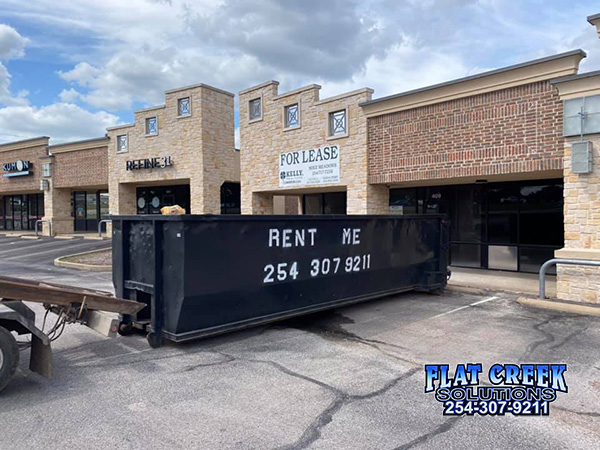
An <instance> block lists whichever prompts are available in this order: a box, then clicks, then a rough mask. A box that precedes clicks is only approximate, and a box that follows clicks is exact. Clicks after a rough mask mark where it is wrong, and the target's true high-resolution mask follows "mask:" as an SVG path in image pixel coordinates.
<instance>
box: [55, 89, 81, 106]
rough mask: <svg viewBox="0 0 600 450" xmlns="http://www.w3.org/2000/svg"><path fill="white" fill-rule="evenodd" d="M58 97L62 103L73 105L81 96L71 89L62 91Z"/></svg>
mask: <svg viewBox="0 0 600 450" xmlns="http://www.w3.org/2000/svg"><path fill="white" fill-rule="evenodd" d="M58 96H59V97H60V100H61V102H63V103H75V102H77V101H78V100H79V99H80V98H81V94H80V93H79V92H77V91H76V90H75V89H73V88H71V89H63V90H62V91H61V93H60V94H58Z"/></svg>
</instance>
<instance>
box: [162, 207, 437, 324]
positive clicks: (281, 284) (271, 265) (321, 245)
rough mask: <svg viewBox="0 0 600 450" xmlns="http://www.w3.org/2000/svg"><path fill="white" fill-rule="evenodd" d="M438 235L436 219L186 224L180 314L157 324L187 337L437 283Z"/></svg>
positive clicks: (287, 220)
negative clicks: (174, 320)
mask: <svg viewBox="0 0 600 450" xmlns="http://www.w3.org/2000/svg"><path fill="white" fill-rule="evenodd" d="M440 233H441V220H440V219H439V218H438V219H435V218H432V219H429V220H426V219H422V218H416V219H413V220H394V219H388V220H381V219H377V218H373V219H369V220H364V219H354V220H353V219H351V218H348V217H344V218H333V217H331V218H328V219H327V220H323V219H321V218H319V219H313V220H307V219H305V220H302V221H297V220H289V219H273V220H271V221H265V220H263V221H248V222H246V223H243V224H240V223H239V222H233V221H229V222H227V221H222V222H218V221H215V222H207V223H204V224H203V225H202V226H190V227H187V228H186V252H185V263H184V264H185V275H184V280H185V281H184V283H185V300H184V301H182V303H181V304H179V301H178V300H177V307H178V309H179V314H180V315H179V321H178V323H177V326H176V327H175V328H169V329H167V330H166V331H168V332H170V333H173V334H186V333H192V332H193V331H194V330H199V329H211V328H215V327H221V326H223V325H226V324H235V323H241V322H247V321H252V320H258V321H262V320H264V319H267V318H269V317H272V316H277V315H292V314H294V313H302V312H304V311H306V310H310V309H318V308H323V307H324V306H326V305H327V304H339V303H341V302H344V301H352V300H360V299H366V298H371V297H377V296H382V295H386V294H391V293H396V292H402V291H406V290H411V289H434V288H436V287H443V286H444V285H445V267H444V269H443V275H441V274H440V263H441V262H442V259H443V255H442V250H441V247H440V246H441V241H440ZM442 263H443V262H442ZM171 323H172V322H171Z"/></svg>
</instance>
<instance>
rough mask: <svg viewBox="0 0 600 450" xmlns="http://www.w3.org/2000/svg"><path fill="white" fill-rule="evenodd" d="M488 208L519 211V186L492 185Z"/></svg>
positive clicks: (489, 192) (489, 191)
mask: <svg viewBox="0 0 600 450" xmlns="http://www.w3.org/2000/svg"><path fill="white" fill-rule="evenodd" d="M488 208H489V210H490V211H517V210H518V208H519V188H518V187H517V186H516V185H494V186H490V187H489V188H488Z"/></svg>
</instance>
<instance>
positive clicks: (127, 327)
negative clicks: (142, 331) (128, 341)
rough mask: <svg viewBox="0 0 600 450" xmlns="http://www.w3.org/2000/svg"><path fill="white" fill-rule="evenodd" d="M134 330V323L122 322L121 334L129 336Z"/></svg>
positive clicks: (120, 326)
mask: <svg viewBox="0 0 600 450" xmlns="http://www.w3.org/2000/svg"><path fill="white" fill-rule="evenodd" d="M132 332H133V323H131V322H129V323H121V324H120V325H119V334H120V335H121V336H129V335H130V334H131V333H132Z"/></svg>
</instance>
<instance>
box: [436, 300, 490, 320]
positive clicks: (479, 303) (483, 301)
mask: <svg viewBox="0 0 600 450" xmlns="http://www.w3.org/2000/svg"><path fill="white" fill-rule="evenodd" d="M498 298H500V297H496V296H493V297H488V298H484V299H483V300H479V301H478V302H475V303H471V304H469V305H465V306H461V307H460V308H456V309H453V310H451V311H447V312H445V313H442V314H438V315H436V316H433V317H430V319H437V318H438V317H443V316H447V315H448V314H454V313H455V312H458V311H462V310H463V309H467V308H472V307H473V306H477V305H481V304H482V303H487V302H491V301H492V300H496V299H498Z"/></svg>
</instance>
